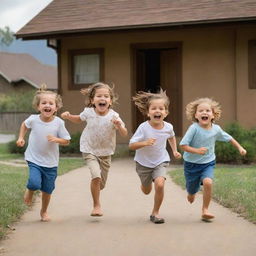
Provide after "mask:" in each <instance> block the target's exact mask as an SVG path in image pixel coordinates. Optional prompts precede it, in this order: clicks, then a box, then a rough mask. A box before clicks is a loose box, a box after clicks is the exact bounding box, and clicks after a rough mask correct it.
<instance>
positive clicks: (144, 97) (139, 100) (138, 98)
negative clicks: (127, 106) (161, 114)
mask: <svg viewBox="0 0 256 256" xmlns="http://www.w3.org/2000/svg"><path fill="white" fill-rule="evenodd" d="M158 99H161V100H163V101H164V106H165V109H166V111H167V113H168V112H169V111H168V108H169V105H170V100H169V98H168V96H167V95H166V91H163V90H162V89H160V92H158V93H151V92H143V91H139V92H138V93H137V94H136V95H135V96H133V97H132V100H133V101H134V104H135V105H136V106H137V108H138V109H139V111H140V112H141V113H142V114H143V115H145V116H146V115H147V114H148V110H149V106H150V104H151V102H152V101H153V100H158Z"/></svg>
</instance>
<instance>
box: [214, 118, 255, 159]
mask: <svg viewBox="0 0 256 256" xmlns="http://www.w3.org/2000/svg"><path fill="white" fill-rule="evenodd" d="M225 131H226V132H227V133H229V134H230V135H231V136H232V137H233V138H234V139H235V140H237V141H238V142H239V143H240V144H241V145H242V146H243V147H244V148H245V149H246V151H247V154H246V156H241V155H240V154H239V152H238V150H237V149H236V148H234V147H233V146H232V145H230V143H225V142H216V148H215V153H216V159H217V161H218V162H221V163H246V164H249V163H252V162H254V161H255V160H256V148H255V145H256V129H255V128H254V129H251V130H246V129H244V128H243V127H241V126H240V125H239V124H238V123H232V124H229V125H227V126H226V127H225Z"/></svg>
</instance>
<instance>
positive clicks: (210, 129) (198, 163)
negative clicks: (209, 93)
mask: <svg viewBox="0 0 256 256" xmlns="http://www.w3.org/2000/svg"><path fill="white" fill-rule="evenodd" d="M186 114H187V117H188V119H189V120H191V121H193V122H194V123H193V124H192V125H191V126H190V127H189V129H188V130H187V132H186V134H185V136H184V137H183V139H182V140H181V142H180V146H181V148H182V150H183V151H184V155H183V158H184V175H185V178H186V189H187V192H188V196H187V199H188V201H189V202H190V203H193V201H194V200H195V195H196V193H197V192H198V191H199V189H200V185H201V184H202V185H203V207H202V220H206V221H209V220H211V219H213V218H214V215H213V214H211V213H210V212H209V211H208V208H209V205H210V201H211V193H212V180H213V170H214V168H215V158H216V156H215V142H216V141H224V142H230V143H231V144H232V145H233V146H234V147H236V148H237V149H238V150H239V152H240V154H241V155H245V154H246V150H245V149H244V148H243V147H242V146H241V145H240V144H239V143H238V142H237V141H236V140H235V139H234V138H232V137H231V136H230V135H229V134H227V133H226V132H225V131H223V130H222V129H221V127H220V126H219V125H216V124H214V123H213V122H214V121H217V120H218V119H219V118H220V115H221V108H220V105H219V103H218V102H216V101H214V100H212V99H209V98H201V99H197V100H195V101H193V102H191V103H189V104H188V105H187V106H186Z"/></svg>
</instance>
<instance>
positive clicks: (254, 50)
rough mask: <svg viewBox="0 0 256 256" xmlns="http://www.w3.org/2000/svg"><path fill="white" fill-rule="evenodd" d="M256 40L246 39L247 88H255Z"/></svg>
mask: <svg viewBox="0 0 256 256" xmlns="http://www.w3.org/2000/svg"><path fill="white" fill-rule="evenodd" d="M255 69H256V40H255V39H254V40H249V41H248V88H249V89H250V90H255V89H256V82H255V80H256V77H255V76H256V74H255Z"/></svg>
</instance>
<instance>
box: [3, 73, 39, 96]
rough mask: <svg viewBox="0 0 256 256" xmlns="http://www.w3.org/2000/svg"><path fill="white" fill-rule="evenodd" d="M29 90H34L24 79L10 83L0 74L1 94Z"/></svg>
mask: <svg viewBox="0 0 256 256" xmlns="http://www.w3.org/2000/svg"><path fill="white" fill-rule="evenodd" d="M31 90H33V91H34V90H35V88H34V87H33V86H32V85H30V84H28V83H26V82H25V81H21V82H19V83H17V84H15V85H14V84H10V83H9V82H8V81H7V80H6V79H4V78H3V77H2V76H1V75H0V93H3V94H9V93H14V92H19V93H22V92H27V91H31Z"/></svg>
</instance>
